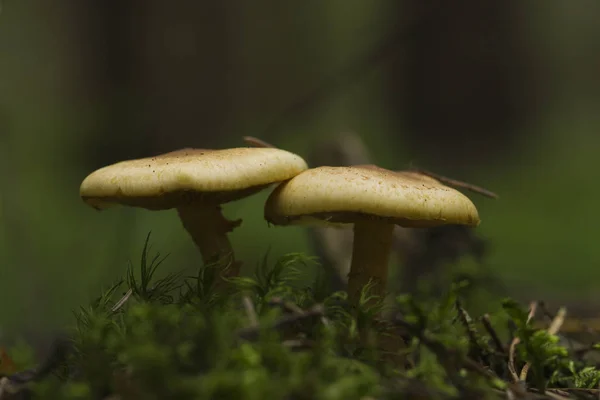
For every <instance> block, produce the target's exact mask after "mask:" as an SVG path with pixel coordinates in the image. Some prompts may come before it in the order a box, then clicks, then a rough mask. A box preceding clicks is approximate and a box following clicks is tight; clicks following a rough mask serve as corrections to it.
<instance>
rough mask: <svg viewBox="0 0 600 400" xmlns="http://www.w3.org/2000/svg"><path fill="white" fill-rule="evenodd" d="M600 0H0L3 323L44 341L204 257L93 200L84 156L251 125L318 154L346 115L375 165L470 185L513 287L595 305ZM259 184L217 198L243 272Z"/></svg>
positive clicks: (255, 255) (483, 228)
mask: <svg viewBox="0 0 600 400" xmlns="http://www.w3.org/2000/svg"><path fill="white" fill-rule="evenodd" d="M599 20H600V3H599V2H597V1H595V0H579V1H564V0H547V1H544V2H536V1H527V0H504V1H479V0H458V1H440V0H438V1H433V0H428V1H424V0H389V1H385V0H370V1H349V0H329V1H321V0H304V1H301V2H283V1H276V0H255V1H252V2H249V1H248V2H246V1H235V0H232V1H179V2H165V1H158V0H144V1H141V0H120V1H116V0H114V1H102V2H91V1H76V0H53V1H46V0H29V1H17V0H4V1H2V12H1V13H0V190H1V192H0V224H1V225H0V299H1V301H0V340H2V341H10V340H12V339H13V338H15V337H26V338H30V339H31V338H33V339H36V338H37V340H42V339H41V338H43V337H46V336H47V335H49V334H51V333H52V332H55V331H56V330H58V329H60V328H61V327H63V326H65V325H66V324H69V323H70V321H71V319H70V318H71V310H72V309H74V308H75V307H77V306H79V305H80V304H85V302H87V301H89V300H90V299H91V298H93V297H95V296H96V295H97V294H98V293H99V292H100V290H101V289H102V288H106V287H107V286H108V285H110V284H111V283H112V282H114V281H115V280H117V279H118V278H119V277H121V276H122V275H123V273H124V271H125V268H126V266H127V262H128V260H132V261H133V262H136V261H137V260H138V259H139V254H140V251H141V248H142V245H143V240H144V238H145V235H146V234H147V233H148V231H152V238H151V242H152V243H153V246H154V248H155V249H157V250H160V251H161V252H163V253H170V254H171V255H170V257H169V258H168V260H167V265H166V267H165V268H167V269H171V270H179V269H186V268H190V269H193V268H194V267H195V266H197V263H198V260H199V255H198V254H197V252H196V249H195V248H194V246H193V243H192V242H191V240H190V239H189V238H188V236H187V234H186V233H185V232H184V231H183V229H182V227H181V225H180V222H179V221H178V219H177V218H176V213H175V212H174V211H173V212H150V211H144V210H136V209H127V208H120V209H111V210H108V211H106V212H102V213H99V212H95V211H94V210H92V209H90V208H88V207H86V206H85V205H84V204H83V203H82V201H81V200H80V198H79V196H78V189H79V184H80V182H81V180H82V179H83V178H84V177H85V176H86V175H87V174H88V173H90V172H91V171H93V170H94V169H96V168H99V167H101V166H104V165H106V164H109V163H113V162H116V161H119V160H123V159H130V158H135V157H143V156H148V155H154V154H158V153H162V152H166V151H170V150H173V149H177V148H181V147H188V146H189V147H205V148H222V147H231V146H241V145H243V143H242V140H241V138H242V136H243V135H253V136H257V137H259V138H261V139H264V140H266V141H269V142H271V143H273V144H275V145H277V146H279V147H282V148H285V149H288V150H291V151H293V152H296V153H298V154H300V155H302V156H304V157H307V158H308V157H310V156H311V154H312V153H313V152H314V151H315V149H317V148H319V146H320V144H321V143H323V142H324V141H325V140H327V139H328V138H331V137H334V136H335V135H338V134H340V133H343V132H353V133H355V134H357V135H359V136H360V137H361V139H362V140H363V141H364V143H365V144H366V145H367V146H368V149H369V151H370V152H371V154H372V158H373V160H372V161H373V162H375V163H377V164H379V165H380V166H382V167H386V168H392V169H405V168H408V167H409V166H410V165H418V166H420V167H423V168H427V169H430V170H434V171H436V172H438V173H440V174H443V175H447V176H451V177H454V178H457V179H462V180H466V181H469V182H473V183H477V184H480V185H482V186H485V187H486V188H489V189H491V190H494V191H496V192H497V193H499V194H500V196H501V197H500V199H499V200H490V199H486V198H483V197H480V196H476V195H472V196H471V197H472V198H473V200H474V201H475V202H476V204H477V206H478V207H479V210H480V215H481V217H482V221H483V222H482V224H481V225H480V227H479V228H478V232H479V233H480V234H481V235H482V236H484V237H485V238H487V239H488V240H489V242H490V243H491V245H492V247H491V249H490V254H489V256H488V259H487V263H488V266H489V268H491V270H492V271H493V272H494V274H497V275H498V277H499V278H500V279H501V281H502V283H503V287H504V288H505V289H503V290H505V291H506V294H510V295H513V296H517V297H518V298H520V299H524V300H529V299H539V298H543V299H545V300H546V301H549V302H553V303H555V304H558V303H561V304H563V303H564V304H567V305H569V306H572V307H573V308H574V309H585V308H588V309H593V308H594V307H595V306H598V305H599V304H598V303H600V297H599V296H597V295H596V294H597V293H598V289H600V280H599V278H600V268H599V267H600V246H598V245H597V241H598V233H599V232H600V230H599V229H600V228H599V226H600V213H598V211H597V210H598V196H599V195H600V187H599V186H598V182H599V181H600V168H599V165H600V164H599V163H598V157H599V151H600V135H599V129H600V24H599V23H598V21H599ZM267 195H268V191H265V192H263V193H260V194H258V195H255V196H253V197H250V198H248V199H245V200H242V201H238V202H235V203H232V204H229V205H227V206H226V207H225V213H226V215H227V216H228V217H230V218H243V219H244V224H243V225H242V227H241V228H239V229H238V230H236V231H235V232H234V233H233V235H232V241H233V243H234V246H235V248H236V251H237V254H238V257H239V258H241V259H243V260H244V261H245V265H246V267H245V268H246V270H245V271H246V272H248V271H249V270H250V269H251V268H252V266H253V265H255V264H256V262H257V261H258V260H259V259H260V258H262V256H263V255H264V254H265V252H266V251H267V250H269V249H270V251H271V255H272V256H273V257H276V256H277V255H281V254H284V253H288V252H297V251H305V252H309V253H310V252H311V247H310V245H309V241H308V239H307V235H306V232H305V231H304V230H303V229H302V228H269V227H268V226H267V224H266V223H265V222H264V220H263V218H262V205H263V202H264V200H265V198H266V196H267Z"/></svg>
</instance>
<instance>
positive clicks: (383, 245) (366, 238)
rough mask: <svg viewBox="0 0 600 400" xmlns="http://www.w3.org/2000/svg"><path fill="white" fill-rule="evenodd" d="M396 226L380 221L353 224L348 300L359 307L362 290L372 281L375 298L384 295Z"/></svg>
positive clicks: (372, 292) (372, 291)
mask: <svg viewBox="0 0 600 400" xmlns="http://www.w3.org/2000/svg"><path fill="white" fill-rule="evenodd" d="M393 231H394V225H393V224H388V223H382V222H380V221H360V222H356V223H355V224H354V244H353V247H352V264H351V265H350V273H349V274H348V300H349V301H350V304H352V305H355V306H356V305H358V302H359V300H360V294H361V291H362V289H363V287H364V285H366V284H367V283H368V282H369V280H371V279H372V280H373V284H374V286H373V288H372V289H371V292H370V293H371V294H372V295H378V296H382V295H384V293H385V289H386V286H387V279H388V264H389V259H390V252H391V249H392V241H393Z"/></svg>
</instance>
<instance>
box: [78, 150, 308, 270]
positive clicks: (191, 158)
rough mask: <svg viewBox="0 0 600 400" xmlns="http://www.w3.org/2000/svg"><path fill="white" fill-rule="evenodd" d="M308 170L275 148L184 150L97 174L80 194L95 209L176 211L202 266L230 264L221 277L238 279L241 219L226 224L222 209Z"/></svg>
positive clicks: (102, 169) (132, 161)
mask: <svg viewBox="0 0 600 400" xmlns="http://www.w3.org/2000/svg"><path fill="white" fill-rule="evenodd" d="M307 168H308V167H307V165H306V162H305V161H304V160H303V159H302V158H301V157H300V156H298V155H296V154H293V153H290V152H288V151H285V150H280V149H274V148H246V147H244V148H232V149H224V150H204V149H191V148H186V149H181V150H177V151H173V152H170V153H166V154H162V155H159V156H156V157H148V158H142V159H136V160H129V161H122V162H119V163H116V164H113V165H110V166H107V167H104V168H101V169H98V170H97V171H95V172H93V173H91V174H90V175H89V176H88V177H87V178H85V180H84V181H83V182H82V184H81V188H80V195H81V197H82V199H83V200H84V201H85V202H86V203H87V204H88V205H90V206H92V207H94V208H96V209H97V210H102V209H105V208H107V207H110V206H113V205H125V206H131V207H141V208H145V209H148V210H154V211H156V210H167V209H172V208H174V209H176V210H177V213H178V214H179V218H180V219H181V222H182V223H183V226H184V228H185V229H186V230H187V232H188V233H189V234H190V235H191V237H192V239H193V241H194V243H195V244H196V246H197V247H198V249H199V250H200V253H201V254H202V258H203V260H204V263H205V264H208V263H214V262H215V261H223V260H227V261H228V262H227V263H224V264H225V265H227V267H223V269H222V270H221V274H222V275H224V276H236V275H238V273H239V269H240V266H241V265H240V263H239V262H236V261H235V258H234V254H233V249H232V247H231V244H230V242H229V238H228V236H227V234H228V233H229V232H231V231H232V230H233V229H234V228H236V227H237V226H239V225H240V224H241V220H236V221H230V220H227V219H226V218H225V217H224V216H223V214H222V212H221V205H222V204H224V203H228V202H231V201H235V200H238V199H242V198H244V197H247V196H250V195H252V194H255V193H257V192H259V191H261V190H263V189H265V188H267V187H268V186H269V185H271V184H273V183H277V182H281V181H284V180H286V179H290V178H292V177H293V176H295V175H297V174H298V173H300V172H302V171H304V170H305V169H307Z"/></svg>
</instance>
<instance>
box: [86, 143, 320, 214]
mask: <svg viewBox="0 0 600 400" xmlns="http://www.w3.org/2000/svg"><path fill="white" fill-rule="evenodd" d="M307 168H308V167H307V165H306V162H305V161H304V160H303V159H302V158H301V157H300V156H298V155H296V154H293V153H290V152H287V151H285V150H280V149H274V148H233V149H224V150H204V149H191V148H187V149H181V150H177V151H173V152H170V153H166V154H162V155H159V156H156V157H148V158H141V159H137V160H129V161H122V162H119V163H116V164H113V165H109V166H107V167H104V168H100V169H98V170H97V171H95V172H93V173H91V174H90V175H89V176H88V177H87V178H85V180H84V181H83V182H82V184H81V187H80V195H81V197H82V198H83V200H84V201H85V202H86V203H87V204H89V205H91V206H92V207H94V208H97V209H102V208H106V207H109V206H111V205H115V204H122V205H129V206H134V207H142V208H147V209H151V210H164V209H169V208H174V207H178V206H180V205H182V204H193V203H195V202H205V203H212V204H222V203H226V202H230V201H233V200H237V199H240V198H243V197H246V196H248V195H251V194H253V193H256V192H258V191H260V190H262V189H264V188H265V187H267V186H268V185H270V184H273V183H276V182H281V181H283V180H286V179H289V178H291V177H293V176H295V175H296V174H298V173H299V172H301V171H304V170H306V169H307Z"/></svg>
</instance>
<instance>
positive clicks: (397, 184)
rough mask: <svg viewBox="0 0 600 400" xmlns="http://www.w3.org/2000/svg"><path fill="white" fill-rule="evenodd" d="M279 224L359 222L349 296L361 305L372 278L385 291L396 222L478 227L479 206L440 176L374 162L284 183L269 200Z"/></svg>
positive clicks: (268, 210)
mask: <svg viewBox="0 0 600 400" xmlns="http://www.w3.org/2000/svg"><path fill="white" fill-rule="evenodd" d="M265 219H266V220H267V221H268V222H269V223H272V224H274V225H288V224H303V223H312V224H315V223H317V224H326V225H327V226H334V227H335V226H339V227H344V226H347V225H348V224H353V225H354V244H353V250H352V263H351V267H350V273H349V274H348V297H349V300H350V302H351V303H352V304H354V305H356V304H357V302H358V300H359V298H360V294H361V290H362V288H363V287H364V286H365V284H367V283H368V282H369V281H370V280H373V284H374V285H373V288H372V292H371V293H372V294H373V295H383V293H384V291H385V288H386V283H387V276H388V262H389V257H390V252H391V247H392V231H393V228H394V225H400V226H403V227H409V228H425V227H433V226H438V225H445V224H461V225H470V226H477V225H478V224H479V222H480V221H479V215H478V213H477V209H476V208H475V205H474V204H473V203H472V202H471V200H469V198H467V197H466V196H465V195H463V194H462V193H460V192H458V191H457V190H455V189H452V188H450V187H447V186H445V185H443V184H441V183H440V182H439V181H437V180H436V179H433V178H431V177H428V176H425V175H422V174H419V173H416V172H410V171H401V172H394V171H389V170H386V169H383V168H379V167H377V166H375V165H359V166H352V167H319V168H314V169H309V170H307V171H304V172H302V173H301V174H299V175H297V176H295V177H294V178H292V179H290V180H289V181H286V182H283V183H282V184H280V185H279V186H278V187H277V188H276V189H275V190H274V191H273V192H272V193H271V195H270V196H269V198H268V199H267V202H266V204H265Z"/></svg>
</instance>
